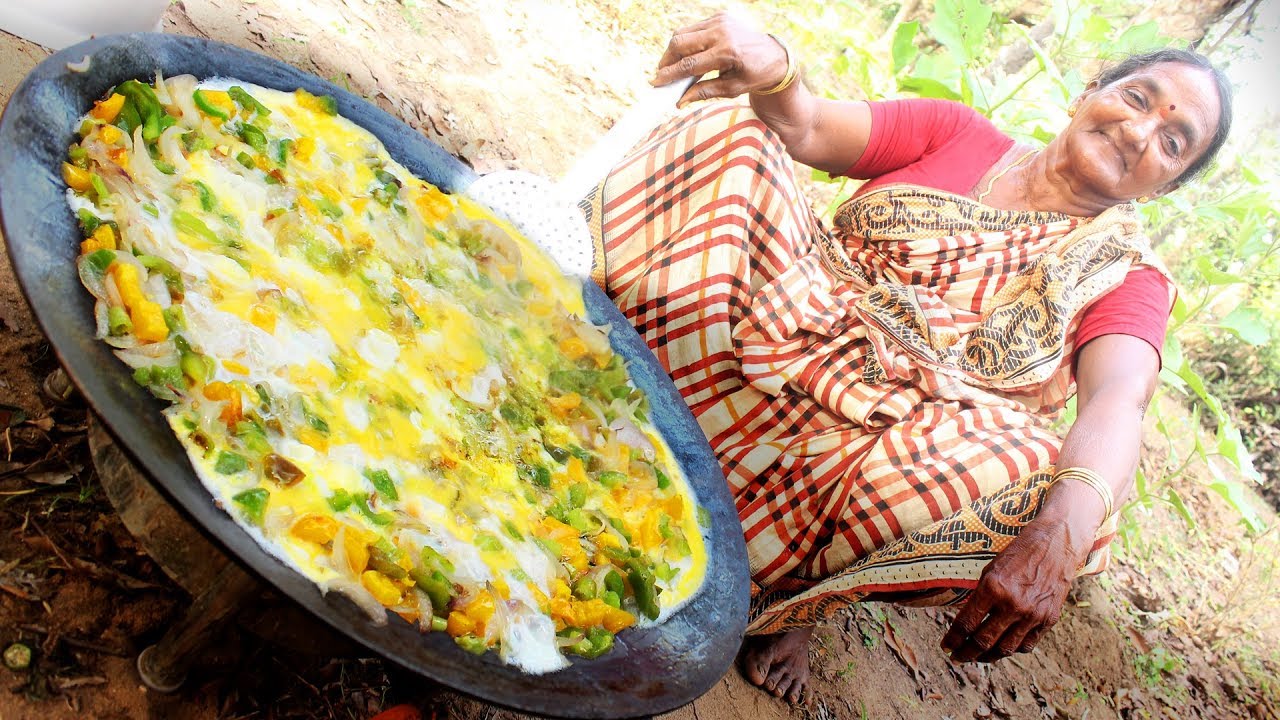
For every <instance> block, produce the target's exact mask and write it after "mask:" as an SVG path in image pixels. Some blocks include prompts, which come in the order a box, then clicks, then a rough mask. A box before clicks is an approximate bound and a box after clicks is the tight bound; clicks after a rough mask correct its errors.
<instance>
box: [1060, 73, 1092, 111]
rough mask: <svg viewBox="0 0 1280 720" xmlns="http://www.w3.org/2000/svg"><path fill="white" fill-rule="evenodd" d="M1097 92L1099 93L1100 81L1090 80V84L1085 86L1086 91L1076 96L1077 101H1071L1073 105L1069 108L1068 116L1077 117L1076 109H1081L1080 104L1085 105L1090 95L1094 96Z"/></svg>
mask: <svg viewBox="0 0 1280 720" xmlns="http://www.w3.org/2000/svg"><path fill="white" fill-rule="evenodd" d="M1097 91H1098V81H1097V80H1090V81H1089V84H1088V85H1085V86H1084V90H1083V91H1082V92H1081V93H1080V94H1079V95H1077V96H1076V99H1075V100H1072V101H1071V105H1070V106H1069V107H1068V108H1067V114H1068V115H1075V114H1076V108H1078V107H1080V103H1083V102H1084V101H1085V100H1086V99H1088V97H1089V96H1090V95H1092V94H1094V93H1095V92H1097Z"/></svg>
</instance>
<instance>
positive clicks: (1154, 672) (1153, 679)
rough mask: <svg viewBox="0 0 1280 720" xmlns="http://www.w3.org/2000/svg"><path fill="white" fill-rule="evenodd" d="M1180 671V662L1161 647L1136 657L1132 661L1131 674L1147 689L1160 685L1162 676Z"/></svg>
mask: <svg viewBox="0 0 1280 720" xmlns="http://www.w3.org/2000/svg"><path fill="white" fill-rule="evenodd" d="M1181 669H1182V660H1181V659H1180V658H1179V657H1178V656H1176V655H1174V654H1173V653H1170V652H1169V651H1168V650H1165V649H1164V648H1162V647H1153V648H1151V652H1149V653H1147V654H1145V655H1138V656H1137V657H1135V658H1134V659H1133V672H1134V673H1135V674H1136V675H1137V676H1138V679H1139V680H1141V681H1142V684H1143V685H1145V686H1147V687H1155V686H1156V685H1159V684H1160V681H1161V680H1162V679H1164V676H1165V675H1166V674H1169V673H1176V672H1178V671H1180V670H1181Z"/></svg>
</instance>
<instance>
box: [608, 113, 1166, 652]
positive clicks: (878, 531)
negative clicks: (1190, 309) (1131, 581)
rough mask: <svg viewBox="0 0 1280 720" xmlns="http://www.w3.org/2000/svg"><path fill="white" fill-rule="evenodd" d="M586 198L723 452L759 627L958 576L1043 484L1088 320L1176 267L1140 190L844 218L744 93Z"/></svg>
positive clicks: (881, 199) (922, 597)
mask: <svg viewBox="0 0 1280 720" xmlns="http://www.w3.org/2000/svg"><path fill="white" fill-rule="evenodd" d="M583 207H584V209H586V210H587V212H588V216H589V219H591V221H592V224H593V225H594V226H595V230H596V232H597V233H598V237H597V243H598V245H597V248H596V264H595V279H596V281H597V282H599V283H600V284H601V285H602V286H604V287H605V288H606V289H607V291H608V293H609V294H610V296H611V297H612V298H613V299H614V301H615V302H616V303H617V305H618V307H619V308H620V309H621V310H622V312H623V314H624V315H626V317H627V318H628V319H629V320H630V321H631V322H632V323H633V324H634V325H635V327H636V328H637V329H638V330H639V331H640V334H641V335H642V336H643V337H644V338H645V340H646V341H647V342H648V344H649V346H650V347H651V348H652V349H653V351H654V353H655V354H656V355H657V356H658V359H659V360H660V361H661V362H662V363H663V365H664V366H665V367H666V368H667V369H668V371H669V372H670V374H671V377H672V379H673V380H674V381H675V384H676V386H677V387H678V388H679V390H680V392H681V393H682V395H683V396H684V399H685V401H686V402H687V403H688V404H689V406H690V408H692V410H693V413H694V415H695V416H696V417H697V418H698V422H699V423H700V425H701V426H702V429H703V431H704V432H705V433H706V436H707V439H708V440H709V441H710V443H711V446H712V448H713V449H714V451H715V453H716V454H717V456H718V458H719V459H720V462H721V464H722V466H723V468H724V471H725V475H726V478H727V481H728V483H729V486H730V489H731V491H732V493H733V496H734V499H735V503H736V506H737V510H738V515H739V517H740V519H741V521H742V529H743V532H744V534H745V536H746V540H747V551H748V555H749V560H750V566H751V572H752V576H753V581H754V583H753V584H754V587H753V603H752V606H753V610H752V621H751V625H750V627H749V630H748V632H751V633H772V632H780V631H784V630H788V629H792V628H795V627H799V626H802V625H805V624H812V623H814V622H816V621H818V620H821V619H823V618H826V617H829V616H830V615H831V614H832V613H833V612H835V611H836V610H838V609H840V608H841V607H844V606H847V605H849V604H850V603H853V602H857V601H859V600H863V599H875V600H894V601H897V602H906V603H914V604H940V603H948V602H955V601H957V600H959V599H960V598H962V597H963V596H964V595H965V594H966V593H967V592H968V590H970V589H972V588H973V587H974V585H975V584H976V582H977V578H978V576H979V574H980V573H981V571H982V568H983V567H984V566H985V565H986V563H987V562H989V561H990V560H991V558H993V557H994V556H995V554H996V553H998V552H1000V550H1001V549H1003V548H1004V547H1005V546H1006V545H1008V543H1009V542H1010V541H1011V540H1012V539H1013V538H1014V537H1016V535H1017V533H1018V531H1019V529H1020V528H1021V527H1022V526H1024V525H1025V524H1026V523H1027V522H1029V521H1030V520H1031V519H1032V518H1033V517H1034V516H1035V514H1036V512H1037V510H1038V508H1039V506H1040V501H1041V499H1042V497H1043V495H1044V492H1045V490H1046V489H1047V487H1048V484H1049V480H1050V477H1051V474H1052V467H1051V466H1052V463H1053V462H1054V461H1055V459H1056V456H1057V452H1058V447H1059V439H1058V437H1057V436H1056V435H1055V433H1054V432H1053V431H1052V430H1050V429H1049V428H1048V427H1047V419H1048V418H1051V417H1052V416H1053V415H1054V414H1056V413H1057V411H1058V410H1060V409H1061V408H1062V407H1063V405H1064V403H1065V402H1066V400H1067V399H1068V398H1069V397H1070V395H1071V394H1072V392H1073V391H1074V386H1073V383H1072V379H1071V362H1070V359H1071V356H1072V349H1073V341H1074V335H1075V324H1076V323H1075V319H1076V318H1077V316H1078V315H1079V313H1080V311H1081V310H1082V309H1083V308H1085V307H1086V306H1088V305H1089V304H1090V303H1091V302H1092V301H1094V300H1096V299H1097V298H1098V297H1100V296H1101V295H1103V294H1104V293H1106V292H1107V291H1108V290H1110V289H1112V288H1114V287H1116V286H1117V285H1118V284H1119V283H1120V282H1121V281H1122V280H1123V279H1124V276H1125V274H1126V273H1127V272H1128V271H1129V268H1130V267H1131V266H1135V265H1139V264H1141V265H1151V266H1155V267H1157V268H1160V267H1162V266H1161V265H1160V263H1159V261H1158V260H1157V259H1156V257H1155V256H1154V254H1153V253H1152V252H1151V250H1150V248H1149V247H1148V245H1147V242H1146V240H1145V238H1144V237H1143V236H1142V234H1141V233H1140V232H1139V231H1138V227H1137V223H1136V221H1135V219H1134V216H1133V210H1132V207H1131V206H1128V205H1125V206H1121V207H1118V208H1114V209H1112V210H1108V211H1107V212H1105V213H1103V214H1102V215H1100V216H1098V217H1097V218H1094V219H1092V220H1089V219H1082V218H1072V217H1067V216H1063V215H1056V214H1047V213H1033V212H1010V211H1004V210H997V209H994V208H990V207H987V206H985V205H981V204H979V203H977V202H974V201H972V200H970V199H968V198H964V197H959V196H956V195H952V194H949V193H944V192H940V191H936V190H931V189H927V188H923V187H917V186H909V185H895V186H889V187H884V188H880V189H876V190H874V191H872V192H869V193H867V194H865V195H863V196H860V197H857V198H855V199H853V200H851V201H849V202H847V203H845V204H844V205H843V206H842V207H841V208H840V209H839V210H838V211H837V213H836V216H835V218H834V222H833V224H832V230H831V231H830V232H828V231H827V230H826V229H824V227H823V225H822V223H821V222H820V221H819V220H818V219H817V218H816V217H815V216H814V215H813V213H812V212H811V211H810V209H809V206H808V204H807V202H806V201H805V199H804V198H803V197H801V195H800V193H799V191H798V189H797V187H796V183H795V179H794V177H793V175H792V167H791V161H790V158H789V157H788V156H787V154H786V152H785V150H784V148H783V147H782V145H781V142H780V141H779V139H778V138H777V136H776V135H774V134H773V133H772V132H770V131H769V130H768V129H767V128H766V127H765V126H764V124H763V123H761V122H760V121H759V120H758V119H756V118H755V116H754V115H753V114H752V113H751V111H750V108H749V107H747V106H745V105H741V104H729V103H722V104H714V105H708V106H703V107H701V108H699V109H697V110H694V111H692V112H689V113H685V114H682V115H680V116H679V117H677V118H675V119H674V120H672V121H670V122H669V123H667V124H666V125H664V126H663V127H660V128H659V129H657V130H656V131H655V132H654V133H653V134H652V135H651V136H650V137H649V138H648V139H647V140H645V141H644V142H642V143H641V144H640V145H639V146H638V147H637V149H636V150H635V151H634V154H633V155H632V156H631V157H629V158H628V159H626V160H625V161H624V162H623V163H622V164H620V165H619V166H618V167H617V168H616V169H615V170H614V171H613V172H612V173H611V174H610V176H609V178H608V179H607V181H606V182H605V183H603V184H602V185H601V186H600V188H598V189H597V191H596V192H595V193H594V194H593V196H592V197H590V198H588V199H587V200H586V201H584V203H583ZM1112 532H1113V528H1104V529H1103V530H1102V531H1100V533H1099V537H1098V539H1097V542H1096V545H1095V549H1094V552H1093V553H1091V555H1090V557H1089V559H1088V560H1087V562H1086V563H1085V565H1084V566H1083V567H1082V568H1081V572H1097V571H1100V570H1101V569H1102V568H1103V567H1104V566H1105V564H1106V561H1107V551H1106V547H1107V543H1108V542H1109V540H1110V538H1111V534H1112Z"/></svg>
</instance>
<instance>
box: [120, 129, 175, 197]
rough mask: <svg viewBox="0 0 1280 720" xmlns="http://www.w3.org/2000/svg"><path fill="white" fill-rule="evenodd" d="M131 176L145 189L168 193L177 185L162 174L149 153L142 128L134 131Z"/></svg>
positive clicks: (130, 160) (130, 162)
mask: <svg viewBox="0 0 1280 720" xmlns="http://www.w3.org/2000/svg"><path fill="white" fill-rule="evenodd" d="M129 174H130V175H132V176H133V179H134V180H136V181H137V182H138V183H140V184H141V185H142V186H143V187H146V188H149V189H151V190H153V191H154V190H164V191H168V190H171V189H172V188H173V186H174V185H175V184H177V183H176V182H175V181H174V179H173V178H171V177H170V176H168V175H165V174H164V173H162V172H160V170H159V169H157V168H156V164H155V162H154V161H152V159H151V153H150V152H148V151H147V141H146V140H145V139H144V138H143V137H142V126H141V125H139V126H138V127H136V128H134V129H133V152H132V153H130V154H129Z"/></svg>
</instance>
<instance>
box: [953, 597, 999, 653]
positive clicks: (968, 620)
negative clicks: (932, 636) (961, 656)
mask: <svg viewBox="0 0 1280 720" xmlns="http://www.w3.org/2000/svg"><path fill="white" fill-rule="evenodd" d="M990 610H991V599H990V597H989V596H988V595H987V593H984V592H981V583H979V587H978V589H976V590H975V591H974V592H973V594H971V595H970V596H969V600H968V602H966V603H965V604H964V607H963V608H961V609H960V612H959V613H958V614H957V615H956V619H955V621H954V622H952V623H951V629H950V630H948V631H947V634H946V635H944V636H942V649H943V650H945V651H946V652H948V653H954V652H955V651H956V650H959V649H960V646H961V645H963V644H964V643H965V641H966V640H968V639H969V636H970V635H972V634H973V633H975V632H977V631H978V628H979V627H981V626H982V621H983V620H985V619H986V617H987V613H988V612H990Z"/></svg>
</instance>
